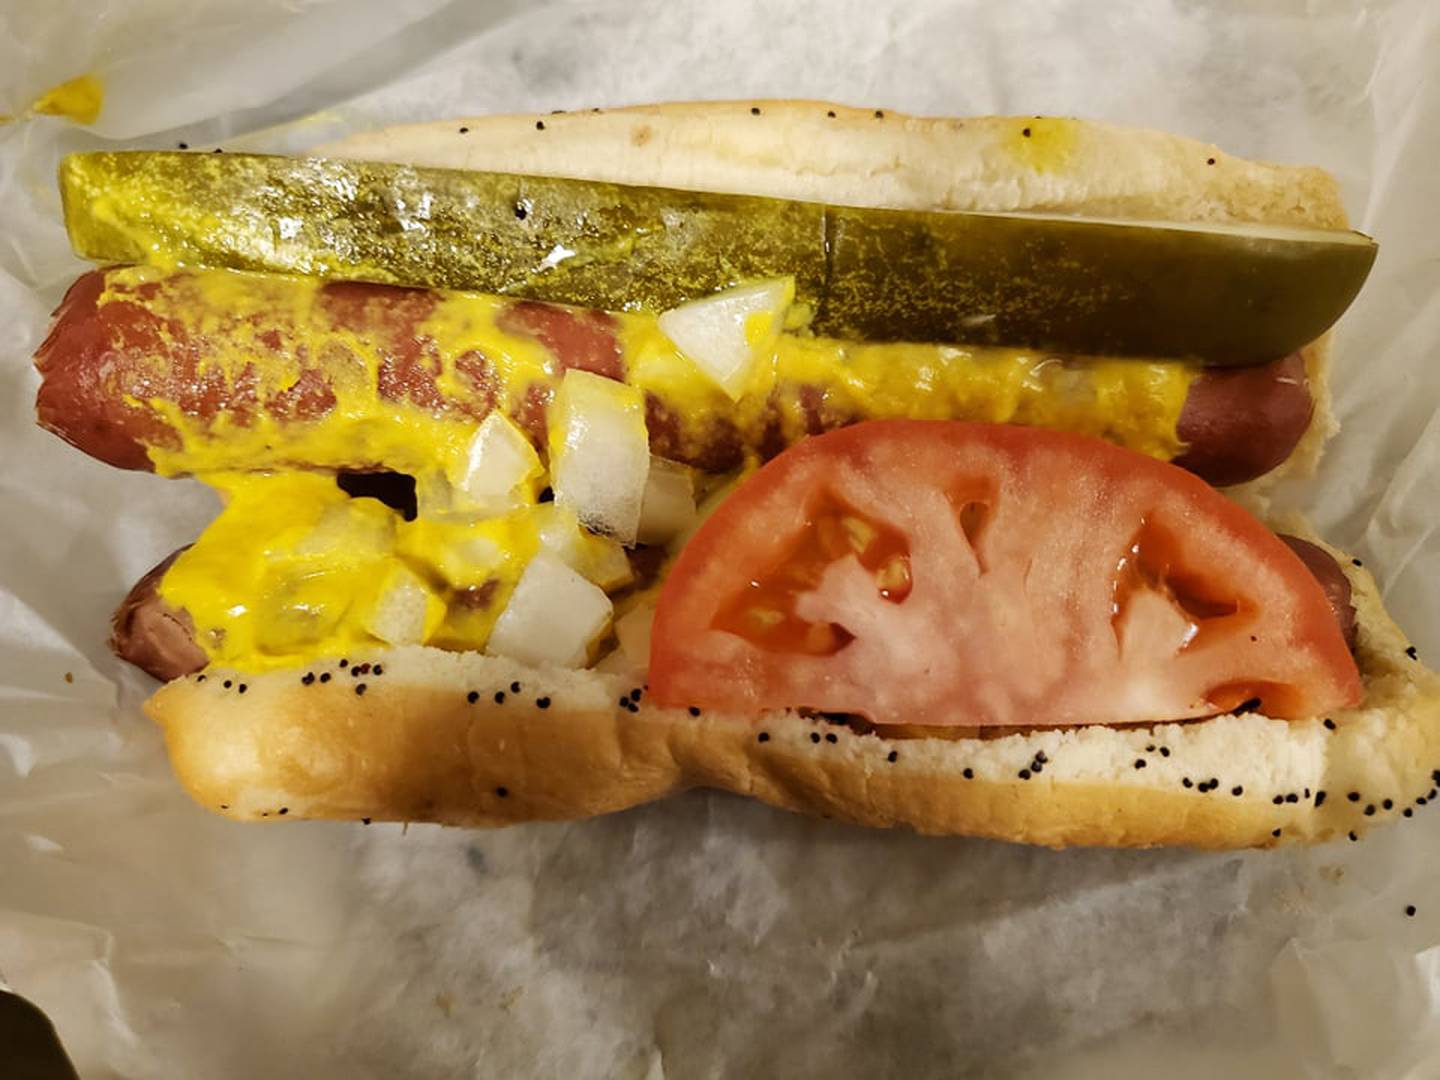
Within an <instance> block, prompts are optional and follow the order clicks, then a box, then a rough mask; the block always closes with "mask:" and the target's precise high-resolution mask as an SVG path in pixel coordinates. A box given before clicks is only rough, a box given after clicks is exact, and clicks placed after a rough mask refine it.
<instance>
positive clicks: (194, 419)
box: [35, 268, 1311, 484]
mask: <svg viewBox="0 0 1440 1080" xmlns="http://www.w3.org/2000/svg"><path fill="white" fill-rule="evenodd" d="M207 283H208V284H207ZM217 284H218V285H219V286H223V288H221V289H220V291H218V292H216V291H215V289H214V288H213V287H214V286H216V285H217ZM202 286H204V287H202ZM207 288H208V289H210V291H206V289H207ZM467 303H468V304H470V305H472V307H473V306H474V305H483V304H485V303H490V304H491V305H492V307H491V308H486V309H485V311H486V312H487V313H488V314H486V315H485V316H484V317H485V318H489V319H490V320H491V323H489V324H487V334H488V335H489V336H488V337H487V338H486V340H487V341H489V342H491V343H494V344H495V347H496V348H498V349H500V350H502V351H503V350H515V351H517V352H518V351H523V350H530V352H531V353H532V354H533V353H534V352H535V351H536V350H537V349H538V350H539V351H540V354H541V355H543V356H544V357H545V358H546V359H545V362H544V364H543V370H541V369H535V368H531V369H525V370H528V371H529V372H530V373H529V374H523V373H522V374H519V375H517V374H513V373H512V374H511V375H510V376H509V379H510V383H509V384H508V385H507V383H506V380H505V377H504V376H503V370H504V369H505V365H503V364H500V363H497V361H496V359H495V357H493V356H487V355H486V354H485V353H484V352H483V351H482V350H481V349H479V348H476V347H473V346H467V345H466V343H465V334H466V333H467V331H464V330H459V331H457V330H456V329H455V327H454V325H453V323H454V321H455V315H456V313H457V312H458V313H459V317H460V320H461V321H462V322H463V320H464V319H467V318H470V317H471V316H472V314H473V312H472V311H470V310H467V309H465V308H464V305H465V304H467ZM457 305H459V306H458V307H457ZM437 313H439V314H438V316H437ZM477 318H478V316H477ZM447 320H449V322H447ZM447 335H449V336H448V337H447ZM442 354H444V355H447V356H449V357H450V360H449V370H446V367H445V365H444V364H443V363H442V361H441V356H442ZM927 357H928V354H927ZM633 360H634V357H632V356H628V355H627V353H626V346H625V344H624V340H623V335H621V334H620V333H619V332H618V329H617V323H616V319H615V318H614V317H613V316H610V315H607V314H605V313H603V312H594V311H583V310H579V309H574V308H565V307H560V306H557V305H553V304H543V303H538V302H534V301H511V300H494V301H484V300H480V299H475V298H469V299H467V298H466V296H463V295H459V294H440V293H436V292H433V291H429V290H423V289H407V288H400V287H396V286H387V285H365V284H355V283H340V282H330V283H321V282H318V281H315V280H311V279H305V278H288V277H283V276H266V275H254V274H232V273H229V272H226V271H206V272H198V273H197V272H180V273H175V274H168V275H166V274H161V273H159V272H157V271H146V270H136V269H133V268H132V269H129V270H125V269H121V270H112V271H93V272H91V273H88V274H86V275H84V276H83V277H81V278H80V279H79V280H78V281H77V282H76V283H75V284H74V285H73V286H72V287H71V289H70V291H69V293H68V294H67V295H66V297H65V299H64V301H63V302H62V303H61V305H60V308H59V310H58V312H57V314H56V320H55V324H54V326H53V328H52V330H51V332H50V335H49V337H48V338H47V339H46V341H45V342H44V344H43V345H42V346H41V347H40V349H39V351H38V352H37V354H36V359H35V363H36V366H37V367H38V368H39V370H40V372H41V375H42V376H43V379H42V383H41V387H40V391H39V395H38V399H37V414H38V418H39V422H40V423H41V425H42V426H44V427H46V428H48V429H49V430H51V431H53V432H55V433H56V434H58V435H60V436H61V437H62V438H64V439H66V440H67V441H68V442H70V443H72V444H74V445H75V446H77V447H78V448H79V449H81V450H83V451H85V452H86V453H88V454H90V455H91V456H93V457H96V458H99V459H100V460H102V461H106V462H108V463H110V464H112V465H117V466H120V467H121V468H128V469H153V468H154V464H153V461H152V458H151V453H150V451H151V449H152V448H155V449H158V450H160V451H176V450H179V449H180V448H181V439H180V436H179V434H178V433H177V430H176V424H177V422H178V423H181V424H184V425H187V426H189V427H190V428H191V429H192V430H195V431H200V432H202V433H204V434H205V435H207V436H208V435H212V434H214V433H215V432H217V431H222V432H230V431H237V430H246V429H253V428H254V426H255V425H256V424H257V422H259V421H261V420H269V421H273V425H272V427H271V430H276V431H278V432H279V433H280V435H281V437H280V438H279V439H278V440H277V441H276V445H274V446H271V445H270V444H269V443H268V442H267V444H266V445H265V446H264V447H263V449H262V451H261V452H262V459H258V460H257V459H254V458H250V459H244V460H240V459H237V460H233V461H231V460H224V461H223V462H222V463H220V464H223V466H224V467H232V468H266V467H284V466H287V465H290V466H296V465H300V466H305V465H308V466H316V467H324V468H335V469H342V468H350V469H362V470H363V469H380V468H390V469H400V470H406V469H413V468H416V467H418V465H419V464H420V463H417V462H405V461H393V460H387V461H377V460H365V459H364V458H363V456H358V455H360V453H361V452H358V451H356V450H354V449H352V445H351V443H350V441H349V440H337V447H336V449H335V451H334V453H335V454H337V455H344V456H343V457H337V458H336V459H335V460H324V461H321V460H298V461H297V460H289V459H287V458H286V456H285V453H286V447H285V446H284V433H285V431H286V430H289V429H293V428H298V427H301V426H303V425H305V423H306V422H307V421H313V420H317V419H320V418H322V417H326V416H328V415H330V414H332V413H333V412H334V411H335V410H336V408H337V405H340V406H342V407H343V406H344V404H345V403H343V402H341V400H340V396H339V394H343V393H344V390H343V388H344V387H346V386H350V387H354V386H356V385H361V384H363V387H364V393H365V395H366V396H367V407H369V406H370V405H374V406H376V407H378V408H386V407H390V406H406V405H408V406H412V407H414V408H417V409H420V410H422V411H423V412H425V413H428V414H430V415H432V416H437V417H441V418H446V417H449V418H458V419H465V420H471V421H474V420H478V419H480V418H482V417H484V416H485V415H486V414H488V413H489V412H490V411H491V410H492V409H494V408H496V407H497V404H498V403H500V402H502V401H503V402H505V403H506V407H507V408H508V410H509V412H510V415H511V416H512V418H513V419H514V420H515V421H516V422H517V423H518V424H519V425H520V426H521V427H522V428H523V429H525V430H526V431H527V432H528V433H529V434H530V436H531V437H532V439H533V440H534V441H535V442H536V443H537V445H543V443H544V439H545V415H546V408H547V406H548V404H549V401H550V398H551V395H552V394H553V391H554V387H555V384H556V383H557V382H558V380H559V378H560V377H561V376H562V375H563V373H564V372H565V371H566V370H568V369H572V368H577V369H581V370H585V371H590V372H594V373H595V374H598V375H602V376H605V377H608V378H613V379H621V380H625V379H631V380H634V379H635V378H636V376H635V373H634V371H632V370H631V369H632V367H633V363H632V361H633ZM840 362H841V361H839V360H837V365H838V364H839V363H840ZM928 362H929V361H928V359H927V363H928ZM934 363H935V364H936V365H944V364H954V365H963V364H966V363H975V360H974V359H973V357H971V356H970V354H965V353H963V352H959V351H956V350H942V349H938V348H937V349H936V350H935V354H934ZM1063 367H1064V371H1065V377H1066V380H1067V384H1066V385H1067V387H1068V388H1069V390H1070V391H1073V392H1074V393H1075V397H1076V399H1077V400H1080V401H1084V400H1085V395H1086V391H1085V389H1084V381H1085V379H1086V378H1088V377H1089V375H1088V373H1087V366H1086V364H1085V363H1084V362H1083V361H1080V360H1074V361H1065V362H1064V364H1063ZM511 370H512V371H514V370H520V369H514V368H512V369H511ZM958 375H959V377H960V378H961V379H963V378H964V377H965V372H964V371H963V370H961V371H959V372H958ZM853 377H854V372H853V371H849V370H847V371H845V372H841V371H839V370H837V371H836V372H835V373H834V379H835V385H836V386H840V385H842V384H843V382H844V380H845V379H846V378H853ZM696 378H697V379H699V378H700V376H698V374H697V375H696ZM517 379H518V380H529V381H525V382H523V385H521V384H517V382H516V380H517ZM936 381H938V382H939V383H942V384H943V383H944V381H945V379H944V378H943V377H939V376H937V377H936ZM952 381H953V380H952ZM907 386H908V384H907ZM337 388H338V393H337ZM826 389H827V388H826V387H825V386H823V385H810V384H803V383H802V384H798V385H795V384H793V380H792V381H782V383H780V384H777V388H776V390H775V392H774V396H772V399H771V401H770V402H769V403H768V406H767V409H765V410H761V412H760V414H759V416H758V418H757V417H750V419H749V421H748V422H747V423H745V424H742V423H741V422H740V412H741V411H740V410H738V409H737V408H735V407H733V406H731V404H730V403H729V401H728V399H725V398H724V396H723V395H721V394H719V392H718V391H716V390H714V389H713V388H707V389H706V391H705V392H707V393H709V395H710V397H708V398H705V399H704V400H706V401H709V402H711V404H712V405H713V407H711V408H706V409H703V410H697V409H695V408H691V407H689V405H690V402H688V401H677V400H674V399H673V397H671V396H667V393H666V392H665V389H664V387H663V386H651V385H647V386H646V421H647V426H648V428H649V433H650V439H651V448H652V450H653V451H654V452H655V453H656V454H658V455H659V456H661V457H667V458H671V459H673V460H676V461H681V462H684V463H686V464H690V465H694V466H696V467H698V468H701V469H704V470H706V471H710V472H723V471H726V470H728V469H731V468H734V467H736V466H737V465H739V464H740V463H741V462H742V461H743V460H744V457H745V455H746V452H747V450H750V451H755V452H758V453H760V454H761V456H772V455H773V454H774V453H776V452H778V451H779V450H780V449H783V447H784V445H785V443H786V442H787V441H793V439H795V438H798V437H800V436H801V435H803V434H806V433H811V434H813V433H817V432H819V431H824V430H829V429H830V428H833V427H838V426H842V425H844V424H847V423H853V422H855V421H857V420H863V419H867V418H869V417H867V416H866V415H865V413H864V408H863V401H862V404H861V406H858V407H857V406H855V405H854V404H847V405H846V406H845V408H843V409H840V410H832V409H830V408H829V407H828V406H827V394H826ZM930 392H931V391H930V390H927V389H925V388H922V387H920V386H918V385H917V386H916V387H915V390H914V394H915V402H914V405H915V408H916V410H917V412H919V413H920V414H924V415H930V414H933V406H932V407H931V409H930V410H929V411H927V410H926V409H925V407H924V406H925V403H926V398H925V395H926V394H927V393H930ZM781 395H783V400H782V398H781ZM891 396H892V397H893V394H892V395H891ZM901 405H902V407H903V405H904V402H903V401H902V402H901ZM895 407H896V406H895V403H894V402H893V401H892V402H890V403H889V404H887V406H886V408H887V409H888V410H889V411H888V413H887V415H894V414H895V413H894V409H895ZM1099 407H1100V406H1096V408H1097V409H1098V408H1099ZM1171 407H1172V408H1173V406H1171ZM964 408H965V407H964V406H961V405H957V406H956V409H957V412H956V414H955V415H953V416H952V418H953V419H989V418H991V417H988V416H967V415H963V413H964ZM1133 408H1134V409H1136V410H1137V415H1138V414H1140V413H1144V414H1159V413H1162V412H1163V411H1164V410H1163V408H1161V406H1160V405H1159V403H1158V402H1151V401H1140V402H1138V403H1136V404H1135V405H1133ZM1310 412H1311V400H1310V394H1309V390H1308V388H1307V387H1306V384H1305V378H1304V369H1303V364H1302V363H1301V361H1300V358H1299V357H1298V356H1293V357H1287V358H1285V359H1283V360H1279V361H1276V362H1274V363H1271V364H1267V365H1263V366H1261V367H1257V368H1252V369H1245V370H1239V371H1205V372H1203V373H1201V374H1200V375H1198V377H1196V378H1195V379H1194V381H1193V382H1192V383H1191V384H1190V389H1189V393H1188V397H1187V399H1186V401H1185V404H1184V408H1183V410H1182V411H1181V414H1180V416H1179V420H1178V424H1177V426H1176V434H1178V436H1179V439H1180V440H1181V441H1182V442H1183V443H1185V444H1186V446H1187V449H1186V450H1185V452H1184V453H1183V455H1182V456H1181V457H1180V458H1178V459H1177V463H1178V464H1181V465H1183V466H1185V467H1186V468H1189V469H1190V470H1191V471H1193V472H1195V473H1197V474H1198V475H1200V476H1201V477H1203V478H1204V479H1206V480H1209V481H1210V482H1212V483H1216V484H1232V483H1239V482H1241V481H1243V480H1248V479H1251V478H1253V477H1255V476H1258V475H1260V474H1262V473H1264V472H1266V471H1268V470H1269V469H1271V468H1273V467H1274V466H1275V465H1277V464H1279V463H1280V462H1281V461H1283V460H1284V459H1285V458H1286V457H1287V456H1288V455H1289V453H1290V452H1291V450H1292V449H1293V448H1294V446H1295V444H1296V442H1298V440H1299V438H1300V436H1301V435H1302V434H1303V433H1304V431H1305V428H1306V426H1307V425H1308V423H1309V419H1310ZM782 414H784V415H786V416H791V417H799V418H800V422H799V423H798V424H797V423H788V424H782V423H781V422H780V417H781V415H782ZM1106 419H1107V420H1108V419H1110V418H1106ZM1149 422H1150V423H1152V424H1154V423H1156V421H1155V420H1154V418H1153V415H1152V416H1151V419H1150V421H1149ZM215 442H216V443H217V444H218V449H219V451H220V454H219V457H221V458H223V456H224V455H223V451H224V449H225V446H226V436H225V435H223V434H222V435H220V436H219V438H217V439H216V440H215ZM237 445H238V444H237ZM213 449H215V448H214V447H212V450H213ZM255 452H257V451H256V447H254V446H253V445H252V446H251V447H249V448H248V449H246V450H243V451H242V450H241V449H237V450H236V454H237V455H242V457H243V454H246V453H255ZM210 463H211V466H212V467H216V466H217V459H216V455H215V454H213V453H212V455H211V461H210ZM178 471H185V470H184V467H183V461H182V466H181V468H180V469H179V470H178Z"/></svg>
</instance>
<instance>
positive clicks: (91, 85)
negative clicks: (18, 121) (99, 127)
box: [30, 75, 105, 124]
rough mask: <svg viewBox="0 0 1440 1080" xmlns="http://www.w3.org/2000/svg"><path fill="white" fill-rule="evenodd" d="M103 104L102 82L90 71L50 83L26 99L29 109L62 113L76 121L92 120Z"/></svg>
mask: <svg viewBox="0 0 1440 1080" xmlns="http://www.w3.org/2000/svg"><path fill="white" fill-rule="evenodd" d="M104 107H105V84H104V83H102V82H101V81H100V80H99V79H97V78H96V77H95V76H94V75H77V76H76V77H75V78H73V79H68V80H66V81H65V82H63V83H60V84H59V85H58V86H52V87H51V88H50V89H49V90H46V91H45V92H44V93H43V94H41V95H40V96H39V97H37V98H36V99H35V100H34V101H32V102H31V103H30V110H31V111H32V112H37V113H41V114H43V115H45V116H63V117H65V118H66V119H67V120H73V121H75V123H77V124H93V123H94V122H95V121H96V120H98V119H100V110H101V109H102V108H104Z"/></svg>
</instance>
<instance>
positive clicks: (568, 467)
mask: <svg viewBox="0 0 1440 1080" xmlns="http://www.w3.org/2000/svg"><path fill="white" fill-rule="evenodd" d="M549 438H550V485H551V487H552V488H553V489H554V491H555V501H556V502H557V503H558V504H560V505H561V506H565V507H568V508H569V509H571V510H573V511H574V512H575V514H576V516H577V517H578V518H579V519H580V523H581V524H582V525H584V526H585V527H586V528H588V529H591V530H592V531H594V532H597V533H602V534H605V535H607V536H613V537H614V538H615V539H616V540H619V541H620V542H621V543H623V544H633V543H634V542H635V534H636V531H637V530H638V528H639V525H640V505H641V501H642V499H643V498H644V495H645V480H646V477H647V476H648V475H649V472H650V444H649V437H648V435H647V434H646V431H645V400H644V398H643V396H642V395H641V393H640V391H639V390H638V389H637V388H635V387H633V386H626V385H625V384H624V383H621V382H616V381H615V380H614V379H606V378H603V377H602V376H600V375H594V374H592V373H590V372H588V371H576V370H573V369H572V370H570V371H567V372H565V378H564V379H563V380H561V383H560V389H559V390H557V391H556V393H555V400H554V402H552V403H551V406H550V431H549Z"/></svg>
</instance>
